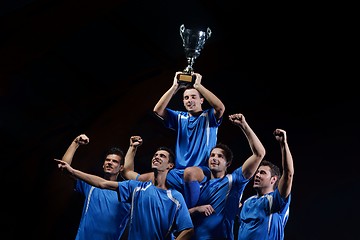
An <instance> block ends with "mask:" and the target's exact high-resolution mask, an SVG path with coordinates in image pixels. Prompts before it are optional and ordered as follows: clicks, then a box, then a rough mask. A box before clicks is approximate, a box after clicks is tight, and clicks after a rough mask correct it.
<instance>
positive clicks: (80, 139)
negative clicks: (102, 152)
mask: <svg viewBox="0 0 360 240" xmlns="http://www.w3.org/2000/svg"><path fill="white" fill-rule="evenodd" d="M89 141H90V139H89V138H88V137H87V136H86V135H85V134H81V135H79V136H77V137H76V138H75V140H74V142H75V143H77V144H79V145H86V144H88V143H89Z"/></svg>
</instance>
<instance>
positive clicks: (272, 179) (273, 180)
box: [270, 176, 277, 185]
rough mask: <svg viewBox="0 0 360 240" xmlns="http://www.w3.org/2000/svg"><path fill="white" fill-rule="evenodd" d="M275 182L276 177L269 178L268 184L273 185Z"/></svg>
mask: <svg viewBox="0 0 360 240" xmlns="http://www.w3.org/2000/svg"><path fill="white" fill-rule="evenodd" d="M276 180H277V176H273V177H271V180H270V183H271V184H273V185H274V184H275V182H276Z"/></svg>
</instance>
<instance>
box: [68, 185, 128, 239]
mask: <svg viewBox="0 0 360 240" xmlns="http://www.w3.org/2000/svg"><path fill="white" fill-rule="evenodd" d="M75 190H76V191H77V192H79V193H81V194H82V195H84V197H85V202H84V207H83V210H82V216H81V220H80V224H79V228H78V231H77V235H76V238H75V239H76V240H89V239H98V240H105V239H106V240H111V239H114V240H118V239H120V237H121V235H122V234H123V232H124V230H125V228H126V225H127V223H128V219H129V215H130V204H129V203H123V202H119V199H118V195H117V193H116V192H115V191H112V190H107V189H100V188H96V187H93V186H91V185H89V184H87V183H86V182H83V181H81V180H77V181H76V186H75Z"/></svg>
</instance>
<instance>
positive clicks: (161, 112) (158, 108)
mask: <svg viewBox="0 0 360 240" xmlns="http://www.w3.org/2000/svg"><path fill="white" fill-rule="evenodd" d="M180 73H181V72H176V73H175V76H174V80H173V84H172V85H171V87H170V88H169V90H167V91H166V92H165V93H164V95H162V97H161V98H160V99H159V101H158V102H157V103H156V105H155V107H154V109H153V112H154V113H155V114H156V115H157V116H158V117H160V118H161V119H164V118H166V111H165V108H166V107H167V105H168V104H169V102H170V100H171V98H172V97H173V96H174V95H175V94H176V93H177V91H178V90H179V89H180V88H183V87H185V86H184V85H181V84H179V83H178V82H177V75H178V74H180Z"/></svg>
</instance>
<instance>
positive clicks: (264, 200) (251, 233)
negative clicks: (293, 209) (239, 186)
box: [238, 189, 291, 240]
mask: <svg viewBox="0 0 360 240" xmlns="http://www.w3.org/2000/svg"><path fill="white" fill-rule="evenodd" d="M290 202H291V194H290V195H289V196H288V198H286V199H284V198H282V197H281V195H280V193H279V190H278V189H275V191H274V192H271V193H268V194H265V195H264V196H261V197H259V196H257V195H255V196H252V197H250V198H248V199H247V200H246V201H245V202H244V204H243V206H242V209H241V212H240V226H239V234H238V240H244V239H246V240H249V239H250V240H251V239H256V240H267V239H270V240H283V239H284V229H285V225H286V223H287V221H288V218H289V210H290V208H289V207H290Z"/></svg>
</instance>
